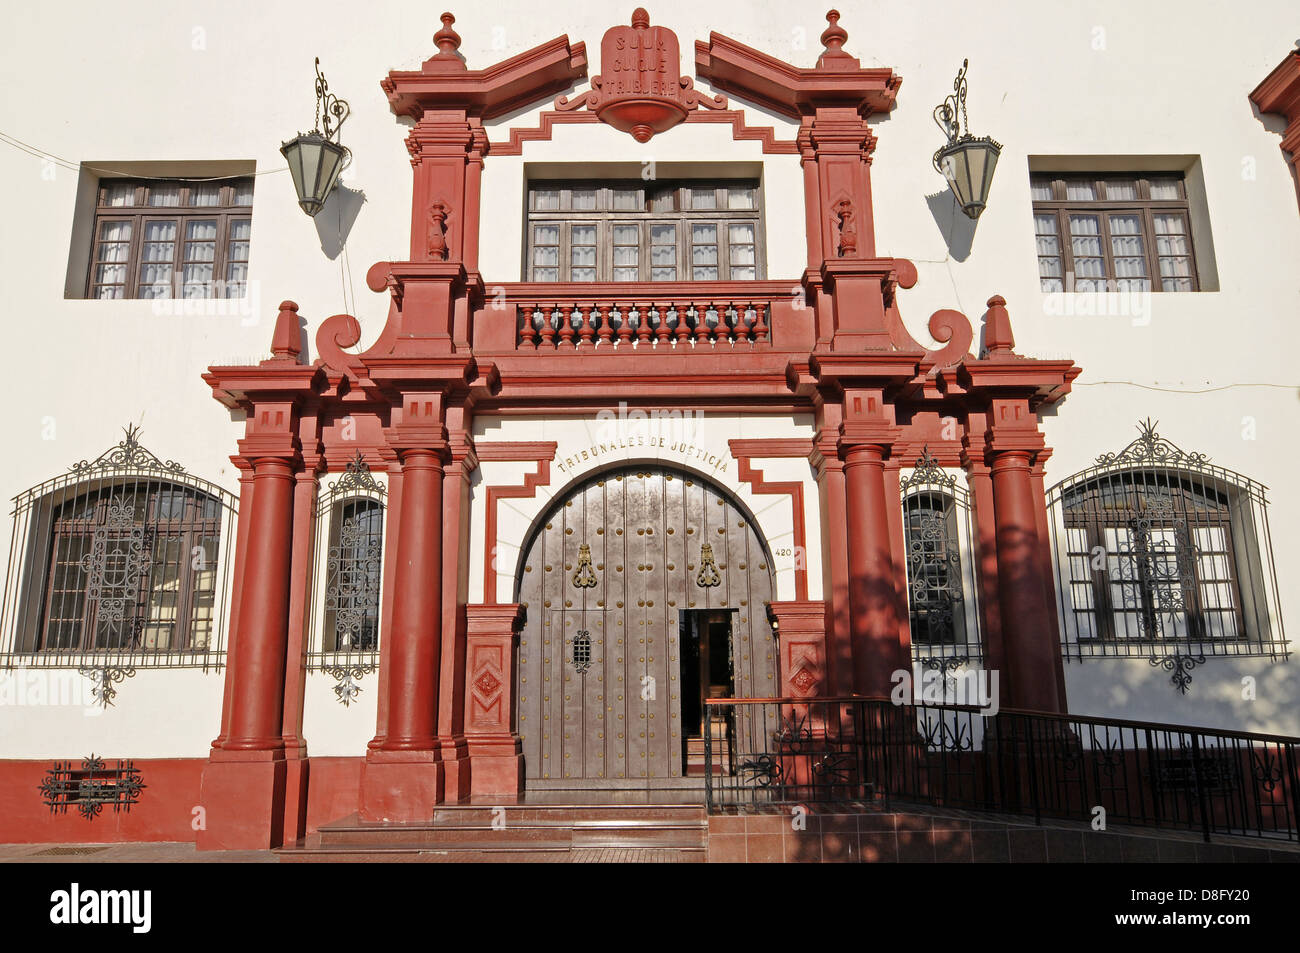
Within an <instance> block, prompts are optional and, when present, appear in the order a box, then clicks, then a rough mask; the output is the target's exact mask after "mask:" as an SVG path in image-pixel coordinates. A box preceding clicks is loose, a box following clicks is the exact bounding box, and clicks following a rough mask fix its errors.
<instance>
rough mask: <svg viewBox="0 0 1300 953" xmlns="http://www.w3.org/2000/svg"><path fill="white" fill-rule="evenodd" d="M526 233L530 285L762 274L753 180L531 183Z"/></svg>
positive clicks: (756, 191) (758, 213) (757, 199)
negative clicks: (544, 282)
mask: <svg viewBox="0 0 1300 953" xmlns="http://www.w3.org/2000/svg"><path fill="white" fill-rule="evenodd" d="M526 234H527V236H528V248H527V257H526V259H525V260H526V262H527V265H526V267H525V272H526V274H525V276H524V277H525V280H528V281H647V280H649V281H682V280H688V281H746V280H750V279H755V278H761V277H763V275H762V265H761V262H762V258H763V256H762V252H761V245H762V242H763V237H762V236H763V233H762V210H761V202H760V192H759V188H758V183H757V182H754V181H732V182H707V181H693V182H655V183H649V184H647V183H645V182H639V181H637V182H622V181H618V182H543V183H534V184H533V185H532V186H531V187H530V188H529V192H528V228H527V231H526Z"/></svg>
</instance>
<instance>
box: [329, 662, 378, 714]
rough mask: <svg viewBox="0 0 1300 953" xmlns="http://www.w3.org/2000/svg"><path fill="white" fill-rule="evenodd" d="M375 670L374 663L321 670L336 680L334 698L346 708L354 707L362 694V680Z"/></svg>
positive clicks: (336, 666)
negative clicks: (354, 703) (353, 704)
mask: <svg viewBox="0 0 1300 953" xmlns="http://www.w3.org/2000/svg"><path fill="white" fill-rule="evenodd" d="M374 670H375V663H374V662H356V663H354V664H352V665H331V666H326V667H324V668H322V669H321V671H322V672H324V673H325V674H326V675H328V676H329V677H330V678H332V679H334V680H335V682H336V683H337V684H335V686H334V697H335V698H337V699H338V701H339V704H340V705H342V706H343V707H344V708H348V707H350V706H351V705H352V703H353V702H354V701H356V700H357V697H358V696H360V694H361V684H360V682H361V679H362V677H363V676H365V675H369V674H370V673H371V672H373V671H374Z"/></svg>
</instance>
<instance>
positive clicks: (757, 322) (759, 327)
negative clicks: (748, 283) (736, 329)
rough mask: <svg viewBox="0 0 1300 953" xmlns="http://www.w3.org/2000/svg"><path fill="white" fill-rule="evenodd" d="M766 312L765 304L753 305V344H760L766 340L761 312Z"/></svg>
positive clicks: (765, 329) (765, 330)
mask: <svg viewBox="0 0 1300 953" xmlns="http://www.w3.org/2000/svg"><path fill="white" fill-rule="evenodd" d="M766 310H767V302H765V301H759V302H757V303H755V305H754V327H753V333H754V343H755V344H760V343H762V342H763V341H764V340H766V339H767V325H766V324H765V323H763V312H764V311H766Z"/></svg>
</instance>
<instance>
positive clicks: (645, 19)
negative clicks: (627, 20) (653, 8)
mask: <svg viewBox="0 0 1300 953" xmlns="http://www.w3.org/2000/svg"><path fill="white" fill-rule="evenodd" d="M632 27H633V29H637V30H648V29H650V14H649V13H648V12H647V11H646V8H645V7H637V8H636V9H635V10H633V11H632Z"/></svg>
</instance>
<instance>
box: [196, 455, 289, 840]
mask: <svg viewBox="0 0 1300 953" xmlns="http://www.w3.org/2000/svg"><path fill="white" fill-rule="evenodd" d="M252 465H253V478H252V484H253V498H252V512H251V513H250V514H249V517H248V521H247V523H246V524H243V525H244V527H245V528H246V529H247V531H248V538H247V539H246V540H243V541H241V543H242V546H243V549H244V560H243V571H242V573H241V574H240V576H239V580H238V583H239V594H240V595H239V600H240V601H239V614H238V616H237V618H236V621H235V626H234V631H233V632H232V634H231V644H232V647H233V646H234V645H238V652H237V654H236V653H232V655H233V658H232V659H231V662H230V664H231V667H230V670H229V671H228V673H227V687H228V694H227V700H228V710H227V712H226V717H225V719H224V722H225V724H226V726H227V730H226V732H225V733H224V735H223V737H221V738H219V739H218V740H217V741H216V742H214V743H213V749H212V753H211V756H210V758H209V763H208V766H207V767H206V768H205V769H204V771H203V781H202V787H201V792H200V796H199V802H200V807H202V809H203V814H202V824H203V826H202V827H200V828H199V829H198V836H197V838H196V839H197V843H198V846H199V848H200V849H203V850H223V849H224V850H231V849H244V848H263V849H265V848H267V847H275V846H279V844H280V843H281V841H282V839H283V831H284V813H283V799H284V786H285V778H286V765H285V761H284V737H283V725H284V718H283V714H284V707H283V706H284V676H285V644H286V640H287V637H288V622H289V566H290V552H291V546H292V539H293V484H294V475H293V466H292V464H291V462H290V461H289V460H287V459H285V458H283V457H255V458H253V459H252Z"/></svg>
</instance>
